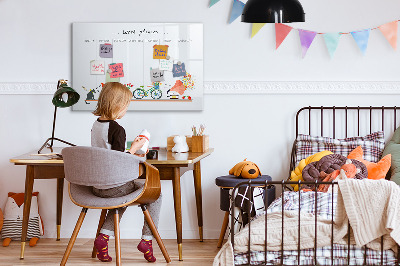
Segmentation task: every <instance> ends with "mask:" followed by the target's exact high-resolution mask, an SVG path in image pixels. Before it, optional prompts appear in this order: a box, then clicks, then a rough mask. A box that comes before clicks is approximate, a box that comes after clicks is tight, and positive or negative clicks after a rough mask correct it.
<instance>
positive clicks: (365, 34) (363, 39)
mask: <svg viewBox="0 0 400 266" xmlns="http://www.w3.org/2000/svg"><path fill="white" fill-rule="evenodd" d="M370 32H371V29H366V30H360V31H353V32H351V35H353V38H354V40H355V41H356V43H357V45H358V47H359V48H360V50H361V53H362V54H363V55H364V54H365V51H366V50H367V46H368V39H369V33H370Z"/></svg>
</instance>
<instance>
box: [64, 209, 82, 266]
mask: <svg viewBox="0 0 400 266" xmlns="http://www.w3.org/2000/svg"><path fill="white" fill-rule="evenodd" d="M87 210H88V209H87V208H82V211H81V214H80V215H79V218H78V221H77V222H76V225H75V229H74V231H73V232H72V236H71V238H70V240H69V243H68V246H67V249H66V250H65V253H64V256H63V258H62V260H61V263H60V265H61V266H64V265H65V264H66V263H67V260H68V257H69V254H70V253H71V250H72V247H73V246H74V243H75V240H76V237H77V236H78V233H79V230H80V229H81V226H82V223H83V220H84V219H85V216H86V212H87Z"/></svg>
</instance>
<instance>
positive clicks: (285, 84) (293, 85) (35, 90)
mask: <svg viewBox="0 0 400 266" xmlns="http://www.w3.org/2000/svg"><path fill="white" fill-rule="evenodd" d="M56 86H57V83H55V82H54V83H44V82H35V83H0V94H53V93H54V91H55V88H56ZM204 93H205V94H400V81H271V82H270V81H248V82H247V81H206V82H204Z"/></svg>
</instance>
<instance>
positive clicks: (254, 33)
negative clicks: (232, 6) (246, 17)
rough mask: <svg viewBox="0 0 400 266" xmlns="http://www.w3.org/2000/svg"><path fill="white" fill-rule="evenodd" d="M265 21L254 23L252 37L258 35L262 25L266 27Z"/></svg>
mask: <svg viewBox="0 0 400 266" xmlns="http://www.w3.org/2000/svg"><path fill="white" fill-rule="evenodd" d="M264 25H265V23H253V24H252V27H251V38H253V37H254V35H256V34H257V33H258V32H259V31H260V30H261V28H262V27H264Z"/></svg>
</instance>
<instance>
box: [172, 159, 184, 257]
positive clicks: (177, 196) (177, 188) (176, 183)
mask: <svg viewBox="0 0 400 266" xmlns="http://www.w3.org/2000/svg"><path fill="white" fill-rule="evenodd" d="M180 179H181V174H180V170H179V167H174V178H173V179H172V185H173V191H174V207H175V223H176V235H177V242H178V253H179V260H180V261H181V260H183V259H182V205H181V180H180Z"/></svg>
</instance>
